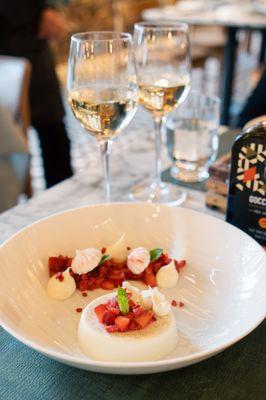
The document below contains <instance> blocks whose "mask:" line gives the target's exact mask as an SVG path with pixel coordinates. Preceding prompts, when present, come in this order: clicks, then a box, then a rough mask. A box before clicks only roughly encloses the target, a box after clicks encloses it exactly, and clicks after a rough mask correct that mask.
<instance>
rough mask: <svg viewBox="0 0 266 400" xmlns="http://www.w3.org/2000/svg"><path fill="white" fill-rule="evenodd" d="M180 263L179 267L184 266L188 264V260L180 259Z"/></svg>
mask: <svg viewBox="0 0 266 400" xmlns="http://www.w3.org/2000/svg"><path fill="white" fill-rule="evenodd" d="M178 265H179V268H184V267H185V266H186V265H187V262H186V260H181V261H179V263H178Z"/></svg>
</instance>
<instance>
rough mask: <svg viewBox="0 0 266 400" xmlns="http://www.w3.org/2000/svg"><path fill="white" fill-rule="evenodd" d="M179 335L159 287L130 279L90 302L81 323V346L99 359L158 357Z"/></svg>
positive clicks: (166, 350)
mask: <svg viewBox="0 0 266 400" xmlns="http://www.w3.org/2000/svg"><path fill="white" fill-rule="evenodd" d="M177 339H178V336H177V329H176V326H175V321H174V317H173V313H172V311H171V305H170V303H169V302H168V301H167V300H166V299H165V297H164V295H163V294H162V293H160V292H159V290H158V288H157V287H155V288H151V287H149V289H147V290H143V291H140V290H139V289H137V288H136V287H134V286H132V285H131V284H130V283H129V282H127V281H125V282H124V283H123V287H119V288H118V290H117V292H115V293H109V294H107V295H104V296H101V297H99V298H97V299H96V300H94V301H92V302H91V303H90V304H88V305H87V306H86V308H85V309H84V310H83V312H82V315H81V318H80V322H79V327H78V340H79V344H80V347H81V349H82V350H83V352H84V353H85V354H86V355H87V356H89V357H90V358H92V359H95V360H99V361H124V362H127V361H131V362H134V361H154V360H158V359H160V358H162V357H164V356H165V355H167V354H168V353H170V352H171V351H172V350H173V349H174V348H175V347H176V344H177Z"/></svg>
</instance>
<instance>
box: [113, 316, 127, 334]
mask: <svg viewBox="0 0 266 400" xmlns="http://www.w3.org/2000/svg"><path fill="white" fill-rule="evenodd" d="M129 322H130V319H129V318H127V317H123V316H122V315H121V316H119V317H116V319H115V325H116V326H117V327H118V330H119V332H125V331H126V330H127V328H128V325H129Z"/></svg>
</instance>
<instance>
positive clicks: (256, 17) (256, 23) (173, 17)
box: [142, 1, 266, 29]
mask: <svg viewBox="0 0 266 400" xmlns="http://www.w3.org/2000/svg"><path fill="white" fill-rule="evenodd" d="M142 18H143V19H144V20H149V21H158V20H168V21H177V20H178V21H182V22H186V23H187V24H190V25H220V26H226V27H230V26H233V27H238V28H254V29H263V28H264V29H265V28H266V15H264V14H262V13H259V12H257V11H256V10H255V9H254V8H253V6H252V4H251V2H247V1H239V2H232V4H229V5H228V4H227V5H221V6H220V7H216V8H215V9H214V10H207V9H202V10H197V11H195V10H189V9H186V10H184V9H181V8H180V7H179V6H178V4H177V5H176V6H167V7H164V8H150V9H146V10H144V11H143V13H142Z"/></svg>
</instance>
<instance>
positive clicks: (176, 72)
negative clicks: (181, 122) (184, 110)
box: [130, 22, 190, 204]
mask: <svg viewBox="0 0 266 400" xmlns="http://www.w3.org/2000/svg"><path fill="white" fill-rule="evenodd" d="M134 44H135V57H136V65H137V80H138V86H139V103H140V104H141V105H142V106H143V107H144V108H145V109H146V110H148V111H149V112H150V113H151V114H152V116H153V119H154V124H155V138H156V140H155V142H156V164H155V166H156V168H155V170H156V172H155V179H154V180H153V181H152V182H144V183H140V184H138V185H135V186H134V187H133V188H132V190H131V195H130V196H131V198H133V199H135V200H142V201H143V200H144V201H149V202H157V203H170V204H171V203H172V204H181V203H182V202H183V201H184V200H185V199H186V193H185V192H184V191H182V190H180V189H178V188H177V187H176V186H174V185H171V184H166V183H164V182H162V179H161V172H162V165H161V141H162V133H161V130H162V122H163V118H164V116H165V115H166V114H168V113H169V112H170V111H172V110H173V109H174V108H175V107H177V106H178V105H179V104H180V103H182V102H183V101H184V99H185V98H186V96H187V94H188V92H189V89H190V53H189V36H188V26H187V25H186V24H183V23H169V24H168V23H159V24H153V23H146V22H143V23H137V24H135V26H134Z"/></svg>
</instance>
